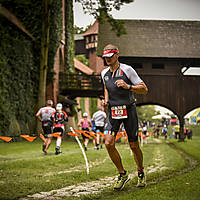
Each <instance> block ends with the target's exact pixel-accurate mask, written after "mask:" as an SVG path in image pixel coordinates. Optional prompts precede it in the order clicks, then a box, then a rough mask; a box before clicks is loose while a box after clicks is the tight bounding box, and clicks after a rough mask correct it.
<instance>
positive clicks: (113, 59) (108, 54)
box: [101, 44, 148, 190]
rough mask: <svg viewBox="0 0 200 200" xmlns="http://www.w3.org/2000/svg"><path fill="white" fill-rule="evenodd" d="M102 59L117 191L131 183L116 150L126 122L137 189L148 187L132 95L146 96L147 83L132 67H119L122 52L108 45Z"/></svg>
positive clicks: (108, 139)
mask: <svg viewBox="0 0 200 200" xmlns="http://www.w3.org/2000/svg"><path fill="white" fill-rule="evenodd" d="M103 57H104V58H105V61H106V63H107V65H108V66H109V67H108V68H106V69H104V70H103V71H102V72H101V76H102V79H103V82H104V96H105V99H104V101H103V102H102V103H103V104H104V106H108V114H107V115H108V116H107V120H106V124H105V130H106V131H105V132H104V133H105V134H106V135H105V145H106V148H107V151H108V154H109V156H110V158H111V160H112V161H113V163H114V164H115V166H116V167H117V169H118V171H119V177H118V180H117V182H116V183H115V185H114V189H116V190H122V189H123V187H124V185H125V184H126V183H127V182H128V181H129V177H128V173H127V171H126V170H125V169H124V167H123V165H122V161H121V157H120V155H119V153H118V151H117V149H116V148H115V137H116V134H117V132H118V130H119V127H120V125H121V123H122V122H123V124H124V128H125V130H126V132H127V136H128V141H129V145H130V148H131V150H132V152H133V154H134V159H135V162H136V164H137V167H138V184H137V186H138V187H144V186H145V185H146V181H145V174H144V167H143V154H142V151H141V149H140V147H139V142H138V118H137V113H136V106H135V102H134V101H135V99H134V95H133V93H134V92H135V93H138V94H146V93H147V91H148V89H147V87H146V85H145V83H144V82H143V81H142V80H141V79H140V77H139V76H138V75H137V73H136V71H135V70H134V69H133V68H132V67H131V66H129V65H126V64H122V63H119V61H118V57H119V50H118V48H117V47H116V46H114V45H112V44H109V45H107V46H106V47H105V48H104V50H103Z"/></svg>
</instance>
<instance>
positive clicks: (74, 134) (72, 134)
mask: <svg viewBox="0 0 200 200" xmlns="http://www.w3.org/2000/svg"><path fill="white" fill-rule="evenodd" d="M67 134H68V135H71V136H78V137H79V136H80V135H79V134H76V133H72V132H69V133H67Z"/></svg>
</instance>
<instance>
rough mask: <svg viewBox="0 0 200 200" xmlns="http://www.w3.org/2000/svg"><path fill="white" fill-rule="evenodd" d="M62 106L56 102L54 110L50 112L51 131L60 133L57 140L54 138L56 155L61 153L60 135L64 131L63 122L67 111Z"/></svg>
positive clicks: (66, 119) (66, 118)
mask: <svg viewBox="0 0 200 200" xmlns="http://www.w3.org/2000/svg"><path fill="white" fill-rule="evenodd" d="M62 107H63V106H62V104H61V103H58V104H57V105H56V111H55V112H54V113H52V115H51V120H52V121H53V133H60V135H59V136H57V140H56V149H55V150H56V152H55V154H56V155H58V154H60V153H62V152H61V143H62V136H63V134H64V131H65V127H64V122H65V121H66V122H67V121H68V116H67V113H66V112H65V111H63V110H62Z"/></svg>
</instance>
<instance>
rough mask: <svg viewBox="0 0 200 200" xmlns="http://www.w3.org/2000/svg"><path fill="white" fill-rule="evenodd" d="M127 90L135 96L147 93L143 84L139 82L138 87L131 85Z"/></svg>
mask: <svg viewBox="0 0 200 200" xmlns="http://www.w3.org/2000/svg"><path fill="white" fill-rule="evenodd" d="M129 88H130V90H131V91H133V92H135V93H136V94H147V92H148V88H147V86H146V84H145V83H144V82H141V83H139V84H138V85H132V86H130V87H129Z"/></svg>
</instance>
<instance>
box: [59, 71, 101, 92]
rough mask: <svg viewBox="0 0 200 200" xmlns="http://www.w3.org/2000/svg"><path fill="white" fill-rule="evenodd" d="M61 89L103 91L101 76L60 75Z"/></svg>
mask: <svg viewBox="0 0 200 200" xmlns="http://www.w3.org/2000/svg"><path fill="white" fill-rule="evenodd" d="M59 80H60V81H59V84H60V89H61V90H62V89H64V90H65V89H77V90H102V89H103V88H102V87H103V85H102V82H101V76H100V75H82V74H81V75H79V74H64V73H60V74H59Z"/></svg>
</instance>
